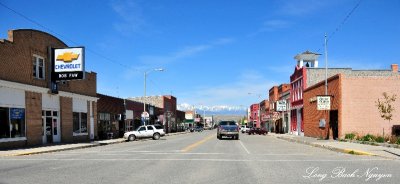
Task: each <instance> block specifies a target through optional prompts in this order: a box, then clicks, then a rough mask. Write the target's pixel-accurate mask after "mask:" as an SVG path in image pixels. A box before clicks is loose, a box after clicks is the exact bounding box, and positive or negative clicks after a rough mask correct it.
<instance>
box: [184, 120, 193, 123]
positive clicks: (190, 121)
mask: <svg viewBox="0 0 400 184" xmlns="http://www.w3.org/2000/svg"><path fill="white" fill-rule="evenodd" d="M185 123H194V119H185Z"/></svg>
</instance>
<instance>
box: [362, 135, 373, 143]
mask: <svg viewBox="0 0 400 184" xmlns="http://www.w3.org/2000/svg"><path fill="white" fill-rule="evenodd" d="M361 140H362V141H368V142H373V141H375V136H373V135H371V134H367V135H365V136H364V137H362V138H361Z"/></svg>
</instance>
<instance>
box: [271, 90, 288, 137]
mask: <svg viewBox="0 0 400 184" xmlns="http://www.w3.org/2000/svg"><path fill="white" fill-rule="evenodd" d="M282 104H284V106H285V107H283V108H282V107H280V106H282ZM275 107H276V111H277V112H278V113H279V115H278V116H279V117H278V120H277V122H276V123H275V130H276V131H275V132H276V133H289V130H290V110H289V109H290V84H281V85H279V86H278V101H277V102H276V104H275Z"/></svg>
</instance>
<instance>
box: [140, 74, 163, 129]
mask: <svg viewBox="0 0 400 184" xmlns="http://www.w3.org/2000/svg"><path fill="white" fill-rule="evenodd" d="M152 71H159V72H162V71H164V69H163V68H155V69H151V70H148V71H145V72H144V99H143V114H146V99H147V98H146V79H147V75H148V74H149V73H150V72H152ZM143 125H146V120H145V118H143Z"/></svg>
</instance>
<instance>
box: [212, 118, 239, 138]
mask: <svg viewBox="0 0 400 184" xmlns="http://www.w3.org/2000/svg"><path fill="white" fill-rule="evenodd" d="M223 136H225V137H229V138H232V139H236V140H238V139H239V126H238V125H237V124H236V122H235V121H220V122H219V125H218V130H217V138H218V139H222V137H223Z"/></svg>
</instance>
